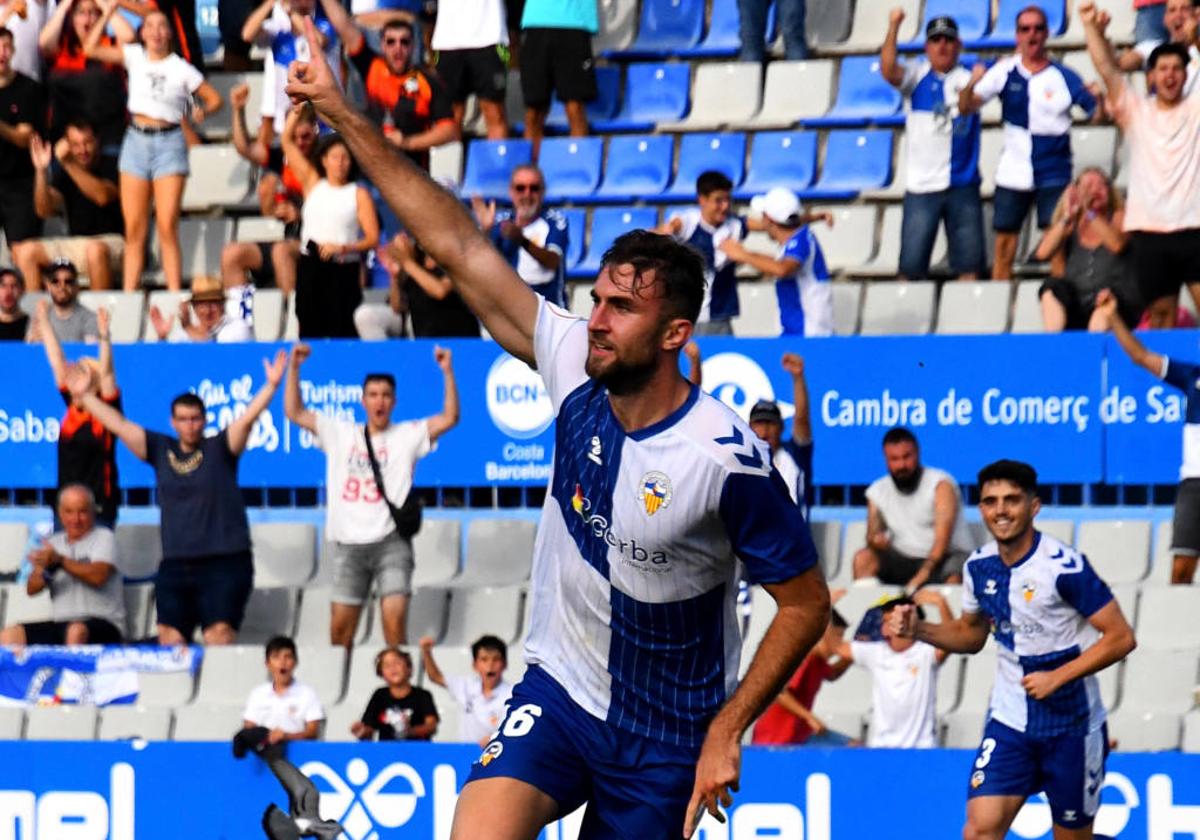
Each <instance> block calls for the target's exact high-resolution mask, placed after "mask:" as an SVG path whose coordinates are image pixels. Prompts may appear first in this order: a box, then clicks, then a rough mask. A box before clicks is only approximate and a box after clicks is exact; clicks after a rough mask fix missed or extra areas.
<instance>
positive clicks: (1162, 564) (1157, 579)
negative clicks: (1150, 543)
mask: <svg viewBox="0 0 1200 840" xmlns="http://www.w3.org/2000/svg"><path fill="white" fill-rule="evenodd" d="M1174 532H1175V526H1174V523H1173V522H1172V521H1171V520H1170V519H1164V520H1163V521H1162V522H1159V523H1158V525H1156V526H1155V528H1154V554H1153V555H1152V557H1153V558H1154V559H1153V560H1152V561H1151V562H1150V576H1149V578H1148V579H1147V582H1149V583H1163V584H1166V583H1170V582H1171V566H1172V565H1174V562H1175V558H1174V557H1173V556H1172V555H1171V538H1172V537H1173V536H1174Z"/></svg>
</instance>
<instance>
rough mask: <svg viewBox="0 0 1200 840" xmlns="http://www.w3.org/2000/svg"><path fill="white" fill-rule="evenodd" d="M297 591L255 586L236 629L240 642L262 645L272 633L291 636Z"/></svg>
mask: <svg viewBox="0 0 1200 840" xmlns="http://www.w3.org/2000/svg"><path fill="white" fill-rule="evenodd" d="M299 602H300V592H299V589H297V588H296V587H291V586H270V587H257V586H256V587H255V588H254V590H253V591H252V592H251V593H250V600H249V601H248V602H247V603H246V617H245V619H243V621H242V627H241V629H240V630H239V631H238V641H239V642H241V643H242V644H247V645H255V644H263V643H265V642H266V641H267V640H268V639H270V638H272V637H273V636H291V635H292V634H293V633H294V632H295V628H296V611H297V609H298V606H299Z"/></svg>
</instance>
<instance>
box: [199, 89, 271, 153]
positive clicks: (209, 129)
mask: <svg viewBox="0 0 1200 840" xmlns="http://www.w3.org/2000/svg"><path fill="white" fill-rule="evenodd" d="M208 83H209V84H211V85H212V86H213V87H214V88H215V89H216V91H217V93H219V94H221V100H222V101H223V102H224V103H225V107H223V108H221V110H219V111H217V112H216V113H215V114H213V115H212V116H211V117H207V118H205V120H204V122H203V123H201V124H200V131H201V133H202V134H203V135H204V136H205V137H207V138H209V139H216V140H225V139H227V138H229V137H230V136H231V135H232V134H233V107H232V106H231V105H230V104H229V92H230V91H231V90H233V89H234V88H235V87H237V86H238V85H240V84H242V83H245V84H247V85H249V86H250V100H249V105H248V108H249V109H250V111H251V113H255V112H256V111H255V109H257V108H258V103H259V102H261V101H262V89H263V74H262V73H210V74H209V75H208ZM250 120H252V121H256V120H257V117H251V118H250ZM257 128H258V125H257V123H256V122H254V123H252V124H251V125H250V126H249V130H250V131H256V130H257Z"/></svg>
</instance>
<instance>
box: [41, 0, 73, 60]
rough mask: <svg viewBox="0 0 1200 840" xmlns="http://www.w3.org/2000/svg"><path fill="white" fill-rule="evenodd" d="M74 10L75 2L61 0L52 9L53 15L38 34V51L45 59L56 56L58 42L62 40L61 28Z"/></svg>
mask: <svg viewBox="0 0 1200 840" xmlns="http://www.w3.org/2000/svg"><path fill="white" fill-rule="evenodd" d="M74 8H75V0H63V2H61V3H59V4H58V5H56V6H55V7H54V12H53V14H51V15H50V19H49V20H47V21H46V25H45V26H43V27H42V31H41V32H39V33H38V49H39V50H41V51H42V55H43V56H44V57H45V58H48V59H53V58H54V57H55V56H56V55H58V49H59V43H58V42H59V41H60V40H61V39H62V31H63V26H64V25H65V24H66V22H67V18H68V17H70V15H71V10H72V9H74Z"/></svg>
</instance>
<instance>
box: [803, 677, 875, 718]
mask: <svg viewBox="0 0 1200 840" xmlns="http://www.w3.org/2000/svg"><path fill="white" fill-rule="evenodd" d="M812 710H813V712H814V713H815V714H816V716H817V717H820V718H823V717H824V716H825V715H827V714H829V713H831V712H838V713H841V714H856V715H865V714H867V713H868V712H869V711H871V674H870V672H869V671H867V670H866V669H865V668H860V667H858V666H857V665H852V666H851V667H850V669H849V670H848V671H846V673H844V674H842V676H841V678H840V679H839V680H837V681H836V682H831V683H825V684H823V685H822V686H821V690H820V691H818V692H817V699H816V700H815V701H814V702H813V709H812Z"/></svg>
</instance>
